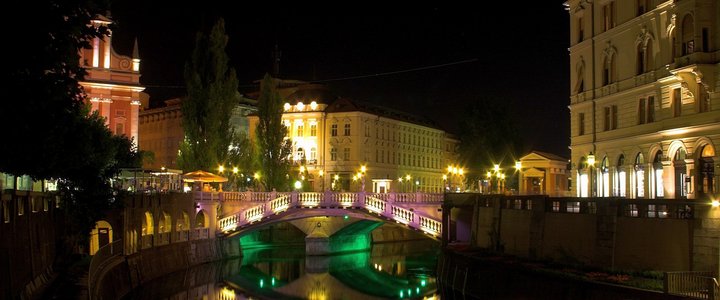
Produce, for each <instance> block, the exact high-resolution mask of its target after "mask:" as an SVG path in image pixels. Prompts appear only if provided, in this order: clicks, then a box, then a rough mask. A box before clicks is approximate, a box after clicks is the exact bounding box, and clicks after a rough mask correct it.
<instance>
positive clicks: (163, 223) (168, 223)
mask: <svg viewBox="0 0 720 300" xmlns="http://www.w3.org/2000/svg"><path fill="white" fill-rule="evenodd" d="M171 231H172V218H171V217H170V214H168V213H166V212H162V213H161V214H160V220H158V233H165V232H171Z"/></svg>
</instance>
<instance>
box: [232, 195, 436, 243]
mask: <svg viewBox="0 0 720 300" xmlns="http://www.w3.org/2000/svg"><path fill="white" fill-rule="evenodd" d="M247 194H248V195H250V196H249V197H248V196H245V197H244V199H245V201H247V200H249V201H251V202H260V203H259V205H256V206H253V207H250V208H247V209H245V210H243V211H240V212H238V213H235V214H231V215H228V216H225V217H223V218H221V219H220V220H219V221H218V228H219V231H221V232H224V233H227V232H229V231H234V230H236V229H237V228H239V227H241V226H244V225H248V224H251V223H254V222H257V221H260V220H262V219H263V218H265V217H269V216H271V215H274V214H279V213H281V212H284V211H286V210H288V209H291V208H303V207H305V208H315V207H322V208H328V209H336V208H342V209H345V208H350V207H352V208H364V209H367V210H368V211H369V212H372V213H376V214H378V215H380V216H383V217H385V218H387V219H391V220H395V221H397V222H398V223H402V224H406V225H408V226H410V227H412V228H416V229H420V230H422V231H424V232H426V233H428V234H431V235H433V236H438V235H439V234H440V232H441V231H442V222H440V220H435V218H437V217H435V218H434V217H432V216H429V215H426V214H425V213H423V212H422V211H414V209H413V205H419V204H422V205H438V206H439V205H440V204H441V202H442V199H443V198H442V197H443V195H442V194H423V193H383V194H379V193H368V194H366V193H363V192H360V193H333V192H324V193H318V192H308V193H298V192H292V193H279V192H265V193H259V192H253V193H247ZM228 199H243V197H242V196H237V195H231V196H229V197H228ZM239 201H243V200H239ZM438 219H439V218H438Z"/></svg>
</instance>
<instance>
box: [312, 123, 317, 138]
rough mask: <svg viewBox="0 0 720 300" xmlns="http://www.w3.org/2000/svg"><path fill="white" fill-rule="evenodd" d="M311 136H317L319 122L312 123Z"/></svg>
mask: <svg viewBox="0 0 720 300" xmlns="http://www.w3.org/2000/svg"><path fill="white" fill-rule="evenodd" d="M310 136H317V124H310Z"/></svg>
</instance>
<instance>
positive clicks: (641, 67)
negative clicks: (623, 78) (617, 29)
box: [636, 43, 645, 75]
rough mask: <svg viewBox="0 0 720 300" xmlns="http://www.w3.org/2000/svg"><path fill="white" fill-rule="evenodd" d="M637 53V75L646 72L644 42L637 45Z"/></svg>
mask: <svg viewBox="0 0 720 300" xmlns="http://www.w3.org/2000/svg"><path fill="white" fill-rule="evenodd" d="M636 53H637V63H636V71H637V75H640V74H643V73H645V47H644V45H643V43H639V44H638V45H637V49H636Z"/></svg>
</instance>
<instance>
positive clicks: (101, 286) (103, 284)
mask: <svg viewBox="0 0 720 300" xmlns="http://www.w3.org/2000/svg"><path fill="white" fill-rule="evenodd" d="M222 243H223V241H222V240H217V239H207V240H195V241H189V242H184V243H173V244H169V245H164V246H159V247H153V248H149V249H145V250H141V251H140V252H138V253H135V254H132V255H130V256H118V257H116V258H114V261H113V262H109V263H107V264H105V267H104V268H103V270H101V271H99V272H98V273H97V278H96V279H95V284H94V286H93V287H91V290H90V293H91V295H92V299H120V298H122V297H123V296H125V295H126V294H128V293H130V292H131V291H132V290H133V289H134V288H136V287H138V286H140V285H143V284H146V283H149V282H151V281H152V280H154V279H157V278H160V277H162V276H165V275H167V274H171V273H173V272H177V271H182V270H186V269H188V268H191V267H194V266H198V265H201V264H204V263H209V262H214V261H217V260H220V259H222V258H223V253H222V252H223V251H222V250H221V249H223V248H226V247H223V246H222Z"/></svg>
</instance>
